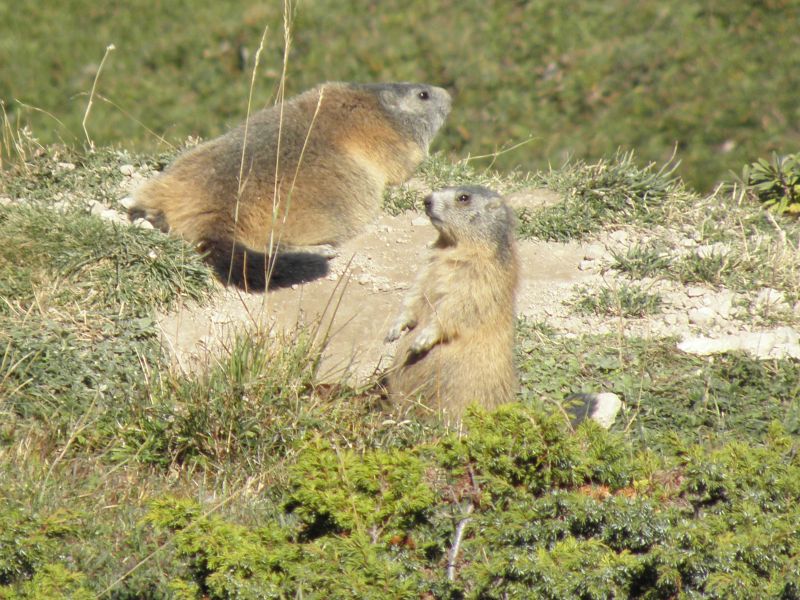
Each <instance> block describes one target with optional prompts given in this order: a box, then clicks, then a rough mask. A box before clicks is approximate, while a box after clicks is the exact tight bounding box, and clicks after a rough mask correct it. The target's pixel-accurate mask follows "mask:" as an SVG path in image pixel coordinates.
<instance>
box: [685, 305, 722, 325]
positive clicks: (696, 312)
mask: <svg viewBox="0 0 800 600" xmlns="http://www.w3.org/2000/svg"><path fill="white" fill-rule="evenodd" d="M716 317H717V313H716V311H715V310H714V309H712V308H709V307H708V306H701V307H700V308H693V309H691V310H690V311H689V322H690V323H692V324H694V325H698V326H700V327H708V326H710V325H713V324H714V322H715V321H716Z"/></svg>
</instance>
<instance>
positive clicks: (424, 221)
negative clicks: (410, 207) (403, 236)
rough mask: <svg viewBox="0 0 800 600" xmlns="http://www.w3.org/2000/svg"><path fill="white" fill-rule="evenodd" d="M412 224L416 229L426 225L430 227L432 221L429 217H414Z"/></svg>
mask: <svg viewBox="0 0 800 600" xmlns="http://www.w3.org/2000/svg"><path fill="white" fill-rule="evenodd" d="M411 224H412V225H413V226H414V227H423V226H425V225H430V224H431V220H430V219H429V218H428V217H414V218H413V219H411Z"/></svg>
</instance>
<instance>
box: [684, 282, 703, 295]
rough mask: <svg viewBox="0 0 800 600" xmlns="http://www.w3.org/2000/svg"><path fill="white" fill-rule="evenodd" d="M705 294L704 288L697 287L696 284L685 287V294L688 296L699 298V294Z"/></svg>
mask: <svg viewBox="0 0 800 600" xmlns="http://www.w3.org/2000/svg"><path fill="white" fill-rule="evenodd" d="M705 294H706V288H703V287H698V286H696V285H693V286H691V287H688V288H686V295H687V296H689V298H699V297H700V296H703V295H705Z"/></svg>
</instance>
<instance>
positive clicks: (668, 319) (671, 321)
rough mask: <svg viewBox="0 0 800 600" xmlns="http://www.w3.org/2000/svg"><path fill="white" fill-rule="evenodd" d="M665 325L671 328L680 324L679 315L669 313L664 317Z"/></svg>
mask: <svg viewBox="0 0 800 600" xmlns="http://www.w3.org/2000/svg"><path fill="white" fill-rule="evenodd" d="M664 323H666V324H667V325H670V326H675V325H677V324H678V315H676V314H675V313H667V314H666V315H664Z"/></svg>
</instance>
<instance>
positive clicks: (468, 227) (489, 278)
mask: <svg viewBox="0 0 800 600" xmlns="http://www.w3.org/2000/svg"><path fill="white" fill-rule="evenodd" d="M425 213H426V214H427V215H428V217H430V220H431V223H433V226H434V227H436V229H437V230H438V232H439V238H438V239H437V241H436V243H435V244H434V246H433V249H432V251H431V256H430V259H429V262H428V264H427V265H426V267H425V269H424V270H423V271H422V272H421V273H420V276H419V278H418V280H417V282H416V284H415V286H414V288H413V289H412V291H411V292H410V293H409V295H408V296H407V297H406V299H405V302H404V303H403V309H402V311H401V313H400V316H399V317H398V318H397V320H396V321H395V323H394V325H393V326H392V328H391V329H390V330H389V333H388V335H387V336H386V341H387V342H390V341H393V340H396V339H398V338H400V336H401V335H402V334H403V331H404V330H406V329H407V330H409V331H408V333H406V335H405V336H404V337H403V338H402V339H401V341H400V343H399V345H398V348H397V354H396V356H395V359H394V364H393V366H392V368H391V369H390V371H389V373H388V377H387V380H386V383H387V387H388V390H389V396H390V400H391V401H393V402H400V401H403V400H404V399H412V400H413V399H416V398H419V399H420V400H421V403H422V404H424V405H425V406H427V407H428V408H430V409H432V410H433V411H436V412H442V411H444V412H445V413H446V415H447V416H450V417H454V418H455V419H459V418H460V417H461V415H462V414H463V412H464V409H465V408H466V407H467V406H468V405H469V404H470V403H471V402H473V401H474V402H477V403H478V404H480V405H481V406H483V407H486V408H493V407H495V406H498V405H500V404H503V403H505V402H510V401H512V400H513V399H514V395H515V392H516V389H517V377H516V373H515V370H514V365H513V346H514V319H515V316H514V295H515V290H516V287H517V279H518V263H517V254H516V248H515V246H514V235H515V231H514V230H515V223H516V219H515V217H514V213H513V211H512V209H511V208H510V207H509V206H507V205H506V204H505V202H504V201H503V199H502V198H501V197H500V196H499V195H498V194H497V193H495V192H493V191H491V190H489V189H486V188H483V187H454V188H445V189H443V190H440V191H437V192H434V193H433V194H431V195H430V196H428V197H427V198H425Z"/></svg>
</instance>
